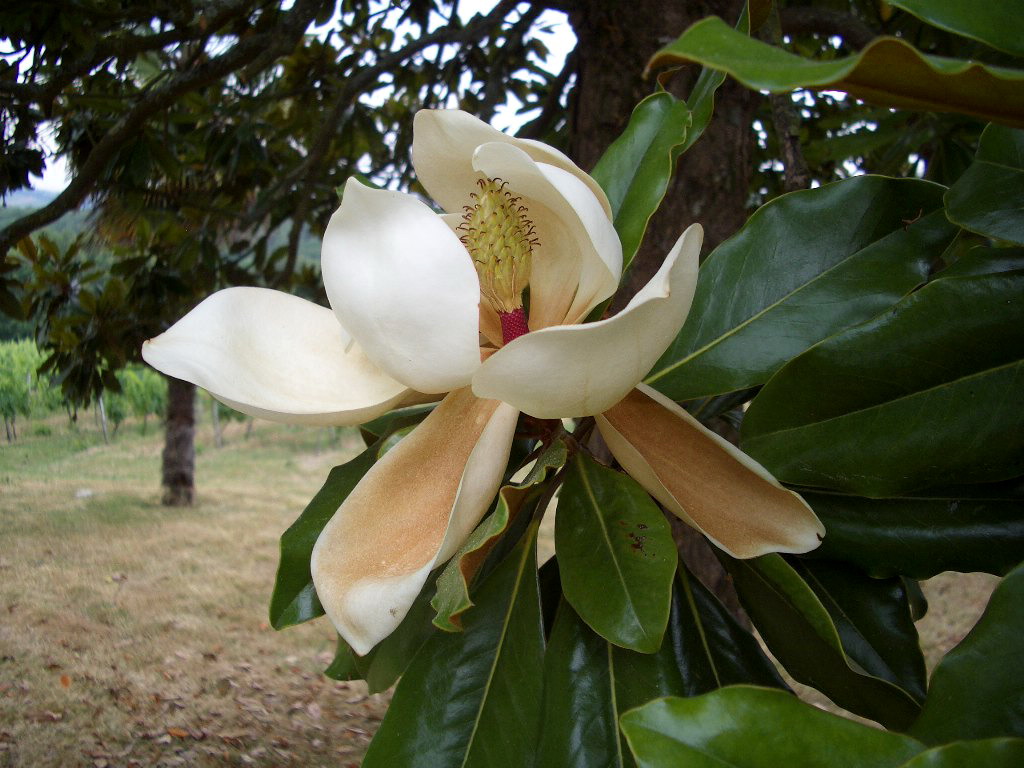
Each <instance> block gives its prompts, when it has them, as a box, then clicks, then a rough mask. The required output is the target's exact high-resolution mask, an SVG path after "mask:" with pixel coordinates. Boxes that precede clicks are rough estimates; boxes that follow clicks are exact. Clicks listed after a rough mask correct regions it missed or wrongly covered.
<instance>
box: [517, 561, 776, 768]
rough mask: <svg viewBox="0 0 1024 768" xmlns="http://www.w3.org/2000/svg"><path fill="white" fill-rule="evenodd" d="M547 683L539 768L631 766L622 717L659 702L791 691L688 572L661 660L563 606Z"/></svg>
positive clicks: (680, 579) (682, 576)
mask: <svg viewBox="0 0 1024 768" xmlns="http://www.w3.org/2000/svg"><path fill="white" fill-rule="evenodd" d="M544 681H545V682H544V718H543V723H544V725H543V728H542V732H541V742H540V747H539V749H538V761H537V765H538V766H539V768H543V767H545V766H549V767H550V768H570V767H571V766H578V767H579V768H597V767H599V766H629V765H632V764H633V762H632V760H631V758H630V756H629V751H628V750H627V749H626V748H625V745H624V743H623V742H622V740H621V738H620V735H619V730H618V717H619V715H621V714H622V713H623V712H625V711H626V710H628V709H631V708H632V707H637V706H640V705H641V704H644V703H645V702H647V701H650V700H651V699H653V698H657V697H659V696H668V695H677V696H695V695H697V694H700V693H704V692H706V691H710V690H714V689H716V688H719V687H721V686H724V685H731V684H735V683H743V682H747V683H757V684H761V685H767V686H776V687H780V688H781V687H785V683H784V682H783V681H782V679H781V678H780V677H779V675H778V672H776V670H775V667H774V665H773V664H772V662H771V661H770V660H769V659H768V658H767V657H766V656H765V655H764V653H763V652H762V650H761V648H760V646H759V645H758V643H757V641H756V640H755V639H754V638H753V636H752V635H751V634H750V633H749V632H747V631H746V630H745V629H743V628H742V627H740V626H739V624H738V623H737V622H736V620H735V618H733V616H732V614H730V613H729V611H728V610H726V609H725V608H724V607H723V606H722V605H721V603H719V602H718V600H717V599H716V598H715V597H714V596H713V595H712V594H711V593H710V592H708V590H707V589H705V587H704V586H703V585H702V584H701V583H700V582H699V581H697V580H696V579H694V578H693V577H692V576H691V575H690V574H689V573H688V572H687V571H686V569H685V567H683V566H680V570H679V572H678V575H677V578H676V582H675V590H674V592H673V601H672V614H671V618H670V619H669V625H668V630H667V631H666V633H665V640H664V642H663V643H662V645H661V648H659V649H658V651H657V652H656V653H653V654H646V653H637V652H636V651H630V650H627V649H625V648H620V647H618V646H614V645H612V644H611V643H609V642H608V641H606V640H605V639H604V638H602V637H599V636H598V635H596V634H594V632H593V631H592V630H591V629H590V628H589V627H588V626H587V625H586V624H585V623H584V622H583V621H582V620H581V619H580V618H579V616H578V615H577V614H576V612H575V611H573V609H572V606H570V605H569V604H568V603H567V602H564V601H563V603H562V604H561V606H560V607H559V611H558V617H557V619H556V621H555V628H554V630H553V631H552V634H551V639H550V641H549V643H548V649H547V653H546V655H545V661H544Z"/></svg>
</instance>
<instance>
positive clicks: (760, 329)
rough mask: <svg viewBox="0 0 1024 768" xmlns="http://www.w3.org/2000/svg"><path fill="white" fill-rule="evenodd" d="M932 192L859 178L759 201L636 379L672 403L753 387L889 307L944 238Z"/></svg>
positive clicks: (947, 231)
mask: <svg viewBox="0 0 1024 768" xmlns="http://www.w3.org/2000/svg"><path fill="white" fill-rule="evenodd" d="M942 192H943V188H942V187H940V186H938V185H935V184H931V183H929V182H925V181H919V180H916V179H889V178H884V177H881V176H860V177H856V178H852V179H847V180H845V181H840V182H836V183H834V184H827V185H825V186H823V187H820V188H818V189H810V190H804V191H801V192H794V193H792V194H788V195H783V196H782V197H780V198H777V199H776V200H773V201H772V202H770V203H768V204H767V205H765V206H763V207H762V208H760V209H759V210H758V211H757V212H756V213H755V214H754V215H753V216H751V217H750V219H749V221H747V223H746V224H745V225H744V226H743V228H742V229H741V230H740V231H739V232H738V233H737V234H736V235H734V236H733V237H731V238H729V239H728V240H726V241H725V242H724V243H722V244H721V245H720V246H719V247H718V248H716V249H715V251H714V253H712V254H711V256H709V257H708V259H707V261H705V262H704V264H703V265H702V266H701V269H700V273H699V276H698V279H697V292H696V296H695V297H694V302H693V308H692V309H691V311H690V315H689V317H688V319H687V322H686V324H685V325H684V326H683V329H682V330H681V331H680V333H679V335H678V337H677V338H676V339H675V341H674V342H673V343H672V345H671V346H670V347H669V348H668V350H666V352H665V354H664V355H662V357H661V359H660V360H659V361H658V362H657V363H655V365H654V368H653V369H652V370H651V372H650V374H648V376H647V378H646V379H645V381H646V382H647V383H648V384H650V385H651V386H653V387H655V388H656V389H658V390H660V391H661V392H663V393H664V394H666V395H668V396H669V397H671V398H673V399H675V400H688V399H691V398H694V397H701V396H703V395H714V394H720V393H723V392H732V391H734V390H739V389H744V388H746V387H751V386H754V385H757V384H763V383H764V382H765V381H767V380H768V378H769V377H770V376H771V375H772V374H773V373H774V372H775V371H777V370H778V369H779V368H781V367H782V366H783V365H784V364H785V363H786V362H787V361H788V360H790V359H791V358H793V357H795V356H796V355H798V354H800V353H801V352H803V351H804V350H806V349H807V348H808V347H810V346H811V345H812V344H815V343H817V342H819V341H821V340H822V339H824V338H825V337H827V336H829V335H831V334H833V333H835V332H836V331H839V330H841V329H843V328H847V327H849V326H851V325H854V324H856V323H860V322H863V321H864V320H867V319H869V318H871V317H873V316H875V315H876V314H878V313H879V312H881V311H883V310H885V309H886V308H887V307H890V306H892V305H893V304H894V303H895V302H896V301H898V300H899V299H900V298H901V297H903V296H904V295H905V294H906V293H907V292H908V291H910V290H911V289H912V288H914V287H915V286H916V285H918V284H919V283H922V282H923V281H924V279H925V276H926V275H927V274H928V267H929V264H930V263H931V262H932V261H933V260H936V259H937V258H938V257H939V256H940V255H941V254H942V252H943V250H944V249H945V248H946V246H947V245H948V244H949V242H950V241H951V240H952V239H953V237H954V236H955V234H956V231H957V230H956V228H955V227H953V226H952V225H951V224H950V223H949V222H948V221H947V220H946V218H945V215H944V214H943V213H942V210H941V208H942Z"/></svg>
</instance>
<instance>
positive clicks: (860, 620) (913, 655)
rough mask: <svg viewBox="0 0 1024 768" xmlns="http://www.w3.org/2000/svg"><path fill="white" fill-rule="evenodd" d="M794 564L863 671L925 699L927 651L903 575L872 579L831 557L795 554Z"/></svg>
mask: <svg viewBox="0 0 1024 768" xmlns="http://www.w3.org/2000/svg"><path fill="white" fill-rule="evenodd" d="M792 566H793V568H794V569H795V570H796V571H797V572H798V573H799V574H800V575H801V577H802V578H803V580H804V581H805V582H807V585H808V586H809V587H810V588H811V589H812V590H814V594H816V595H817V596H818V599H819V600H821V603H822V605H824V606H825V609H826V610H827V611H828V613H829V616H830V617H831V618H832V621H833V622H834V623H835V625H836V629H837V630H838V631H839V638H840V639H841V640H842V643H843V649H844V650H845V651H846V653H847V655H849V657H850V658H851V659H853V660H854V661H855V662H856V663H857V664H858V665H859V666H860V667H861V669H863V670H864V671H865V672H868V673H869V674H872V675H874V676H875V677H878V678H881V679H882V680H888V681H889V682H891V683H894V684H895V685H898V686H899V687H900V688H902V689H903V690H904V691H906V692H907V693H909V694H910V695H911V696H913V697H914V699H916V700H917V701H918V702H922V701H924V695H925V686H926V684H927V683H926V673H925V667H924V655H923V654H922V653H921V644H920V640H919V639H918V636H917V627H916V626H914V618H913V615H912V613H913V612H912V610H911V606H910V596H909V594H908V593H907V588H906V585H905V584H904V583H903V580H902V579H899V578H888V579H874V578H871V577H870V576H868V575H867V574H865V573H864V572H863V571H860V570H858V569H857V568H854V567H852V566H850V565H848V564H846V563H838V562H829V561H827V560H811V561H800V560H796V561H795V562H793V563H792Z"/></svg>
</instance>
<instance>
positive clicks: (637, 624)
mask: <svg viewBox="0 0 1024 768" xmlns="http://www.w3.org/2000/svg"><path fill="white" fill-rule="evenodd" d="M555 551H557V552H558V564H559V569H560V572H561V577H562V590H563V591H564V593H565V597H566V599H567V600H568V601H569V602H570V603H571V604H572V606H573V608H575V609H576V612H577V613H579V615H580V617H581V618H582V619H583V620H584V621H585V622H586V623H587V624H589V625H590V627H591V628H592V629H593V630H594V631H595V632H597V633H598V634H599V635H601V636H602V637H604V638H605V639H607V640H608V641H609V642H611V643H614V644H615V645H620V646H622V647H624V648H632V649H633V650H636V651H640V652H642V653H653V652H654V651H656V650H657V649H658V647H659V646H660V645H661V637H662V635H663V634H664V632H665V626H666V625H667V623H668V615H669V605H670V603H671V600H672V578H673V574H674V573H675V570H676V559H677V555H676V547H675V542H674V541H673V540H672V531H671V529H670V528H669V524H668V521H667V520H665V516H664V515H663V514H662V512H661V509H660V508H659V507H658V505H657V504H655V503H654V502H653V501H652V500H651V497H650V496H648V495H647V492H646V491H645V490H644V489H643V488H641V487H640V485H639V484H638V483H637V482H636V481H635V480H633V479H632V478H631V477H629V476H628V475H624V474H622V473H621V472H616V471H615V470H613V469H609V468H607V467H604V466H602V465H600V464H598V463H597V462H596V461H594V460H593V459H591V458H590V457H589V456H587V455H586V454H584V453H578V454H576V458H575V459H574V460H573V463H572V464H571V465H570V469H569V472H568V474H567V475H566V479H565V483H564V484H563V485H562V489H561V491H560V492H559V496H558V515H557V516H556V517H555Z"/></svg>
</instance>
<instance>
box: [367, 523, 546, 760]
mask: <svg viewBox="0 0 1024 768" xmlns="http://www.w3.org/2000/svg"><path fill="white" fill-rule="evenodd" d="M536 534H537V529H536V525H534V526H532V527H531V529H530V531H529V533H528V534H527V535H526V536H524V537H523V539H522V540H521V541H520V542H519V544H518V545H517V547H516V548H515V549H514V550H513V551H512V553H511V554H510V555H509V556H508V557H507V558H506V559H505V560H504V561H502V563H501V564H500V565H499V566H498V567H497V568H496V569H495V570H494V571H493V572H492V573H490V574H489V576H488V577H487V578H486V579H485V580H484V581H483V582H482V583H481V585H480V589H479V591H478V592H476V593H475V594H474V600H475V602H476V608H475V609H474V610H473V611H471V612H470V613H468V614H466V617H465V622H464V623H465V631H464V632H458V633H446V632H434V633H433V635H432V636H431V638H430V639H429V640H428V641H427V643H426V644H425V645H424V646H423V647H422V648H421V649H420V651H419V653H417V654H416V657H415V658H414V659H413V660H412V663H411V664H410V665H409V667H408V668H407V669H406V671H405V674H404V675H403V676H402V679H401V681H400V682H399V684H398V688H397V689H396V690H395V696H394V699H393V700H392V702H391V706H390V707H389V708H388V713H387V716H386V717H385V718H384V722H383V723H381V726H380V730H379V731H378V732H377V735H376V737H375V738H374V740H373V743H372V744H371V745H370V749H369V751H368V752H367V753H366V758H365V760H364V761H363V766H364V768H374V767H375V766H386V767H387V768H405V767H406V766H422V767H423V768H436V767H437V766H449V765H464V766H472V765H481V766H495V768H503V767H504V766H528V765H530V764H531V763H532V760H533V753H534V749H535V747H536V743H537V738H538V733H539V728H540V712H541V701H542V686H543V679H542V670H543V663H544V659H543V655H544V637H543V633H542V626H541V612H540V596H539V593H538V587H537V551H536Z"/></svg>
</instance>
